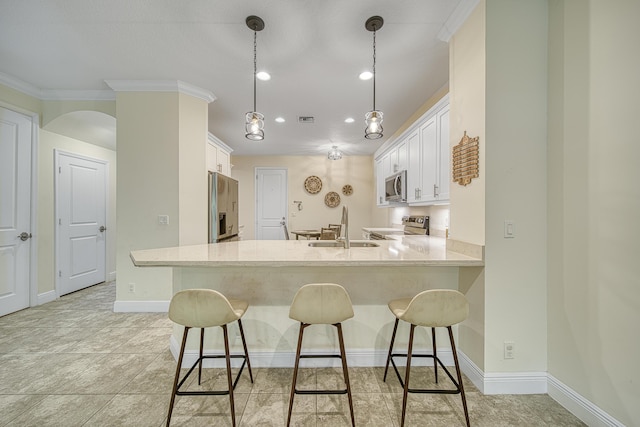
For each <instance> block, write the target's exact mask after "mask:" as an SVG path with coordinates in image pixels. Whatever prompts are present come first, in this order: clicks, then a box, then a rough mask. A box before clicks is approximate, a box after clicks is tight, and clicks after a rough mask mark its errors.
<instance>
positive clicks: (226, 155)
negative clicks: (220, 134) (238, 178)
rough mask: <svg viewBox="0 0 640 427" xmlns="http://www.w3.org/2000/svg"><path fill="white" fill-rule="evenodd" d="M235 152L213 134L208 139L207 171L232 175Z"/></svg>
mask: <svg viewBox="0 0 640 427" xmlns="http://www.w3.org/2000/svg"><path fill="white" fill-rule="evenodd" d="M232 151H233V150H232V149H231V148H230V147H229V146H227V145H226V144H225V143H224V142H222V141H220V140H219V139H218V138H216V137H215V136H214V135H213V134H211V133H209V134H208V138H207V170H209V171H211V172H220V173H221V174H223V175H227V176H230V175H231V152H232Z"/></svg>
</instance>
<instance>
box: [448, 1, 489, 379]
mask: <svg viewBox="0 0 640 427" xmlns="http://www.w3.org/2000/svg"><path fill="white" fill-rule="evenodd" d="M485 7H486V6H485V2H484V0H482V1H481V2H480V4H479V5H478V6H477V7H476V8H475V10H474V11H473V12H472V14H471V15H470V16H469V18H467V20H466V21H465V23H464V24H463V26H462V27H461V28H460V29H459V30H458V31H457V32H456V33H455V34H454V36H453V37H452V38H451V40H450V42H449V84H450V88H451V92H450V94H449V100H450V127H451V131H450V135H451V140H450V141H449V143H450V145H455V144H457V143H458V142H459V141H460V138H461V137H462V135H464V131H467V133H468V135H469V136H471V137H476V136H479V137H480V153H479V154H480V159H479V169H480V176H479V177H478V178H476V179H474V180H473V181H472V182H471V183H470V184H469V185H467V186H464V187H463V186H460V185H458V184H455V183H452V184H451V205H450V208H451V219H450V223H451V228H450V230H449V237H450V238H451V239H456V240H460V241H464V242H469V243H474V244H477V245H484V240H485V234H484V228H485V225H484V221H485V209H484V205H485V203H484V198H485V176H486V170H485V145H486V138H485V36H486V28H485V26H486V23H485ZM460 279H461V281H462V282H461V283H460V291H461V292H463V293H464V294H465V296H466V297H467V300H468V301H469V317H468V318H467V320H466V321H465V322H464V323H463V324H462V325H460V327H459V332H460V335H459V337H460V342H459V347H460V349H461V350H462V351H464V353H465V354H466V355H467V356H468V357H469V359H471V361H473V363H474V364H475V365H476V366H478V368H480V369H481V370H485V310H484V306H485V287H484V269H480V271H475V269H473V271H471V270H470V269H465V272H464V273H463V274H461V277H460Z"/></svg>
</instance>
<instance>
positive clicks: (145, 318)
mask: <svg viewBox="0 0 640 427" xmlns="http://www.w3.org/2000/svg"><path fill="white" fill-rule="evenodd" d="M114 300H115V283H106V284H100V285H96V286H93V287H91V288H88V289H85V290H82V291H80V292H76V293H74V294H70V295H67V296H64V297H62V298H60V299H59V300H57V301H54V302H51V303H48V304H44V305H42V306H39V307H35V308H29V309H26V310H23V311H20V312H17V313H14V314H11V315H8V316H4V317H0V426H21V427H22V426H65V427H68V426H154V427H160V426H162V425H164V424H166V412H167V408H168V403H169V394H170V390H171V387H172V381H173V374H174V369H175V363H176V362H175V360H174V359H173V357H172V356H171V353H170V352H169V349H168V342H169V336H170V334H171V330H172V328H171V322H170V321H169V320H168V319H167V316H166V314H164V313H113V311H112V307H113V302H114ZM245 332H247V334H250V333H251V332H250V331H248V330H247V331H245ZM249 352H250V353H249V354H251V349H249ZM420 369H422V370H423V372H422V373H420V370H419V369H416V371H415V374H414V371H413V370H412V379H416V380H417V379H418V378H420V377H422V378H431V376H430V375H421V374H424V373H427V374H428V373H429V372H426V371H429V370H430V369H429V368H420ZM336 372H339V371H336V370H333V369H324V368H323V369H320V368H306V369H303V370H301V373H300V382H299V384H300V388H302V387H304V386H306V387H309V388H314V387H338V386H339V384H338V383H337V381H339V380H340V377H339V376H337V375H335V374H336ZM291 374H292V370H291V369H254V380H255V381H254V383H253V384H251V382H250V380H249V375H248V374H247V371H246V370H245V371H244V373H243V374H242V378H241V379H240V382H239V383H238V386H237V388H236V392H235V396H236V420H237V422H238V425H239V426H283V425H285V423H286V416H287V410H288V400H289V394H288V393H289V387H290V381H291ZM431 374H432V372H431ZM382 375H383V369H382V368H351V369H350V376H351V383H352V390H353V398H354V407H355V417H356V425H358V426H376V427H377V426H398V425H399V422H400V408H401V404H402V392H401V391H402V389H401V388H400V386H399V384H398V381H397V379H396V378H394V377H389V378H388V379H387V380H388V381H387V382H386V383H385V382H383V381H382ZM443 376H444V375H443ZM203 377H204V378H203V383H202V385H201V386H198V385H197V384H190V385H189V387H190V388H192V389H196V388H198V387H203V388H207V387H215V388H218V387H219V386H220V385H224V384H225V381H226V379H225V378H226V377H225V376H224V371H223V370H219V369H206V370H204V373H203ZM424 381H427V382H428V380H424ZM196 383H197V381H196ZM412 386H416V387H418V386H420V384H418V383H417V382H416V383H413V382H412ZM465 389H466V391H467V401H468V405H469V412H470V417H471V425H472V426H478V427H480V426H491V427H496V426H580V425H584V424H582V423H581V422H580V421H579V420H578V419H577V418H575V417H574V416H573V415H571V414H570V413H569V412H568V411H566V410H565V409H564V408H563V407H561V406H560V405H559V404H558V403H556V402H555V401H554V400H553V399H551V398H550V397H549V396H547V395H524V396H523V395H499V396H484V395H482V394H481V393H480V392H479V391H478V390H477V389H476V388H475V387H474V386H473V384H472V383H471V382H469V381H466V382H465ZM171 425H174V426H179V425H185V426H204V425H207V426H218V425H219V426H229V425H231V417H230V416H229V401H228V396H206V397H200V396H197V397H191V396H185V397H180V396H179V397H177V401H176V406H175V409H174V412H173V416H172V420H171ZM292 425H296V426H342V425H344V426H348V425H350V419H349V411H348V405H347V398H346V396H344V395H338V396H324V395H319V396H305V395H297V396H296V400H295V406H294V416H293V422H292ZM406 425H409V426H463V425H464V415H463V412H462V405H461V403H460V396H459V395H419V394H412V395H410V397H409V403H408V413H407V422H406Z"/></svg>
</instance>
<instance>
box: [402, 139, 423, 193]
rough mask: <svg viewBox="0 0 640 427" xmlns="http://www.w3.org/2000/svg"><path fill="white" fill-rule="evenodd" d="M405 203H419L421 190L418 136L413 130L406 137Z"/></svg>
mask: <svg viewBox="0 0 640 427" xmlns="http://www.w3.org/2000/svg"><path fill="white" fill-rule="evenodd" d="M406 145H407V152H408V159H407V202H408V203H412V202H417V201H419V200H420V199H419V196H418V195H419V194H420V191H421V189H422V187H421V185H422V170H421V165H420V152H421V150H420V134H419V133H418V130H415V131H414V132H412V133H411V134H410V135H409V136H408V137H407V143H406Z"/></svg>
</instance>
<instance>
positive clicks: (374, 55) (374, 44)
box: [373, 27, 376, 111]
mask: <svg viewBox="0 0 640 427" xmlns="http://www.w3.org/2000/svg"><path fill="white" fill-rule="evenodd" d="M375 110H376V29H375V27H374V29H373V111H375Z"/></svg>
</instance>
